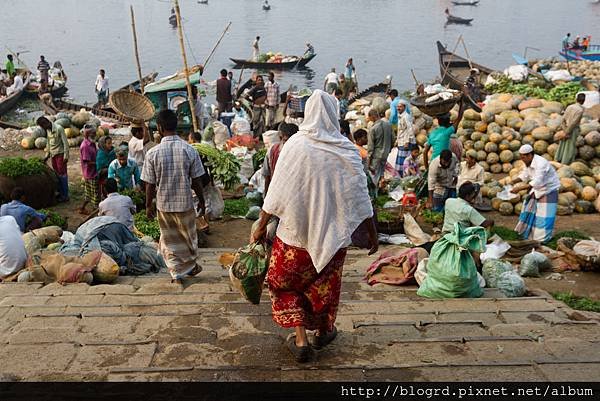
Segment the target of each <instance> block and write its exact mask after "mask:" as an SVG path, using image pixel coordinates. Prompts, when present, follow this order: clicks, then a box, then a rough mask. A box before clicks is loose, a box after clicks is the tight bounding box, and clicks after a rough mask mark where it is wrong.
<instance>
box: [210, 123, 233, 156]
mask: <svg viewBox="0 0 600 401" xmlns="http://www.w3.org/2000/svg"><path fill="white" fill-rule="evenodd" d="M212 124H213V131H214V141H215V147H216V148H217V149H220V150H223V149H224V148H225V144H226V143H227V140H228V139H229V129H227V126H226V125H225V124H223V123H222V122H220V121H213V123H212Z"/></svg>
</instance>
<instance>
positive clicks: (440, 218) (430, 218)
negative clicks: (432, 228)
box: [421, 209, 444, 225]
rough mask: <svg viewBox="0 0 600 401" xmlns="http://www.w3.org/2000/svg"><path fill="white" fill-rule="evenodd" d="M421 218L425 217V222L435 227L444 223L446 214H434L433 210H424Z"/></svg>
mask: <svg viewBox="0 0 600 401" xmlns="http://www.w3.org/2000/svg"><path fill="white" fill-rule="evenodd" d="M421 216H423V221H425V222H426V223H429V224H433V225H439V224H442V223H443V222H444V213H442V212H434V211H433V210H429V209H424V210H423V211H422V212H421Z"/></svg>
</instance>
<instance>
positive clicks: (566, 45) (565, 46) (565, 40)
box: [562, 32, 571, 50]
mask: <svg viewBox="0 0 600 401" xmlns="http://www.w3.org/2000/svg"><path fill="white" fill-rule="evenodd" d="M570 40H571V33H570V32H569V33H567V36H565V37H564V38H563V40H562V48H563V50H567V49H568V48H569V46H570V43H569V41H570Z"/></svg>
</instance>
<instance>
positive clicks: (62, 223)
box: [38, 209, 67, 229]
mask: <svg viewBox="0 0 600 401" xmlns="http://www.w3.org/2000/svg"><path fill="white" fill-rule="evenodd" d="M38 212H39V213H42V214H45V215H46V220H45V221H44V224H43V226H44V227H51V226H58V227H60V228H62V229H66V228H67V220H66V219H65V218H64V217H62V216H61V215H60V214H58V213H56V212H53V211H52V210H48V209H40V210H38Z"/></svg>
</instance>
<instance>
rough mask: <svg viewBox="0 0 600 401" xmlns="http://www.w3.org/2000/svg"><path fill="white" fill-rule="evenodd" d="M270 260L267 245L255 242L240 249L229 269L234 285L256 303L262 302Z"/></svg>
mask: <svg viewBox="0 0 600 401" xmlns="http://www.w3.org/2000/svg"><path fill="white" fill-rule="evenodd" d="M268 262H269V261H268V255H267V251H266V249H265V247H264V246H263V245H262V244H260V243H255V244H251V245H246V246H245V247H243V248H241V249H239V250H238V251H237V253H236V255H235V259H234V261H233V265H232V266H231V268H230V269H229V278H230V279H231V283H232V284H233V286H234V287H235V288H237V289H238V290H239V291H240V293H241V294H242V295H243V297H244V298H246V299H247V300H248V301H250V302H251V303H253V304H254V305H258V304H259V303H260V296H261V294H262V290H263V284H264V281H265V277H266V275H267V270H268Z"/></svg>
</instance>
